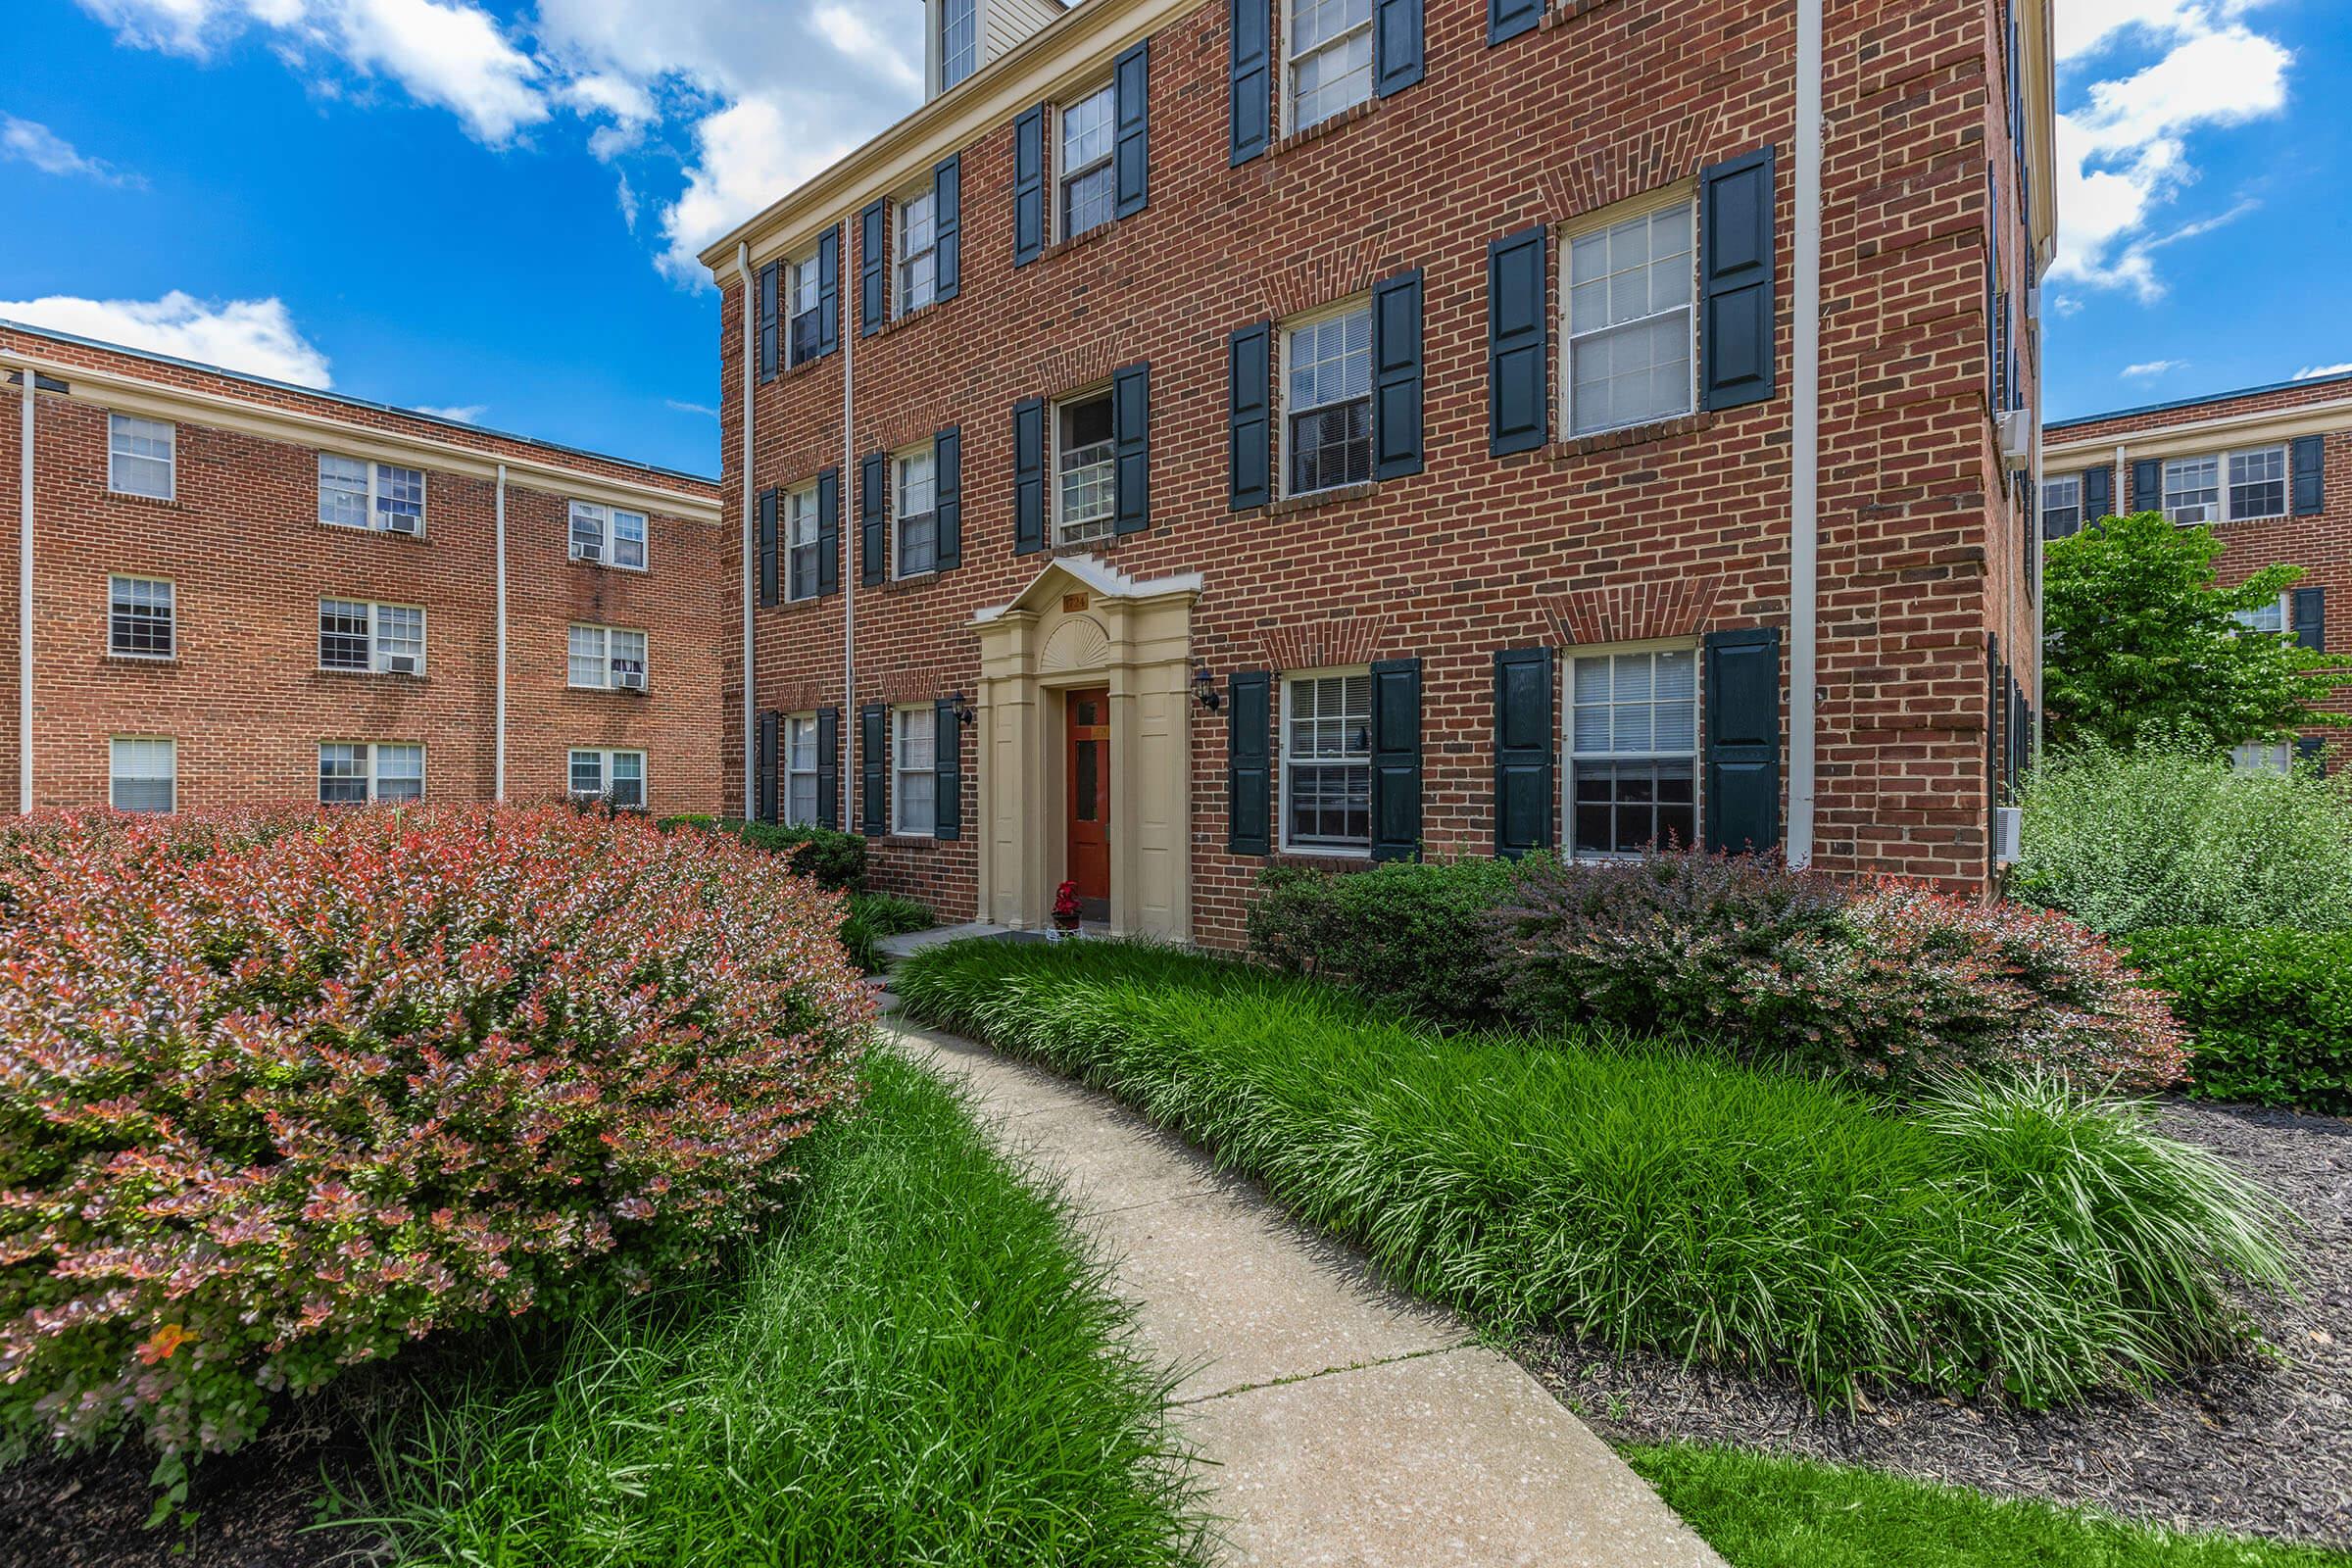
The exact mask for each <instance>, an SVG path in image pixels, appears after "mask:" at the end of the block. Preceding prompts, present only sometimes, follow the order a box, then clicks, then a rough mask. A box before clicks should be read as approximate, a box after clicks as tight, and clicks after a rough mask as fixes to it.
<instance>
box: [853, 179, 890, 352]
mask: <svg viewBox="0 0 2352 1568" xmlns="http://www.w3.org/2000/svg"><path fill="white" fill-rule="evenodd" d="M889 213H890V208H889V205H888V204H887V203H884V202H875V203H873V204H872V205H871V206H869V207H867V208H866V210H865V211H864V212H862V213H859V214H858V336H859V337H872V336H873V335H874V334H875V333H876V332H879V331H881V330H882V278H883V267H884V262H885V257H884V254H883V252H884V247H885V244H886V241H885V240H884V238H883V230H884V228H885V226H886V225H885V220H886V219H887V218H888V216H889Z"/></svg>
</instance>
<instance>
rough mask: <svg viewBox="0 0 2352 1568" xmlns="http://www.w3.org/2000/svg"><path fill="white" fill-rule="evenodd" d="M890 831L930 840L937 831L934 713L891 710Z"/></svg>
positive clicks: (925, 708) (936, 731)
mask: <svg viewBox="0 0 2352 1568" xmlns="http://www.w3.org/2000/svg"><path fill="white" fill-rule="evenodd" d="M890 729H891V735H890V830H891V831H892V832H893V833H897V834H900V835H902V836H904V837H909V838H926V839H927V838H929V837H931V836H932V834H934V833H935V832H937V831H938V829H939V809H938V800H939V773H938V753H939V745H938V741H939V731H938V718H937V716H936V715H935V713H934V711H933V710H932V709H931V708H930V707H929V706H928V705H925V706H923V707H920V708H894V709H892V710H891V711H890Z"/></svg>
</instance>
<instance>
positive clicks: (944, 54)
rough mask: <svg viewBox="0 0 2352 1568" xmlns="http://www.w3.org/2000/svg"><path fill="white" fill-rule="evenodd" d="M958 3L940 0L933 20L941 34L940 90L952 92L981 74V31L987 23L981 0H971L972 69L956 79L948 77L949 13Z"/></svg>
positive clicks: (951, 0) (950, 0)
mask: <svg viewBox="0 0 2352 1568" xmlns="http://www.w3.org/2000/svg"><path fill="white" fill-rule="evenodd" d="M956 3H957V0H939V9H938V13H937V15H936V17H935V19H934V21H933V26H934V27H935V28H936V29H937V32H938V35H939V36H938V43H939V90H940V91H941V92H951V91H953V90H954V89H956V88H957V87H960V86H962V85H963V84H964V83H965V82H967V81H969V80H971V79H972V78H973V77H974V76H976V75H978V74H979V73H980V43H981V31H982V28H983V26H984V25H985V24H984V21H983V19H982V17H981V15H980V10H981V3H980V0H970V4H971V8H972V64H971V69H969V70H968V71H966V72H964V73H963V74H962V75H960V76H957V77H956V79H955V80H954V81H950V80H949V79H948V65H949V60H948V14H949V12H950V11H951V10H953V9H954V8H955V6H956Z"/></svg>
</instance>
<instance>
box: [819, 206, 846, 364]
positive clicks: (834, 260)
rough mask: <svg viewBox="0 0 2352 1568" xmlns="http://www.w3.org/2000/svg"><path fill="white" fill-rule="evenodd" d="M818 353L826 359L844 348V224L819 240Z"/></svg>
mask: <svg viewBox="0 0 2352 1568" xmlns="http://www.w3.org/2000/svg"><path fill="white" fill-rule="evenodd" d="M816 323H817V325H816V352H817V357H818V358H819V359H822V358H823V357H824V356H825V355H828V354H837V353H839V352H840V351H841V225H840V224H839V223H835V224H834V225H833V226H832V227H831V228H828V229H826V230H825V232H824V237H823V238H821V239H819V240H818V241H817V242H816Z"/></svg>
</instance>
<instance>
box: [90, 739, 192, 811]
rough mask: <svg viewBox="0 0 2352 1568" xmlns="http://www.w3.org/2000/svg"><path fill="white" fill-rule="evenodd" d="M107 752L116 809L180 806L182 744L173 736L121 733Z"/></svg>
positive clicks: (109, 791) (110, 794)
mask: <svg viewBox="0 0 2352 1568" xmlns="http://www.w3.org/2000/svg"><path fill="white" fill-rule="evenodd" d="M107 753H108V756H107V802H108V804H109V805H111V806H113V807H114V809H116V810H118V811H172V810H176V809H178V805H179V747H178V745H177V743H176V742H174V741H172V738H171V737H169V736H165V735H117V736H115V737H114V738H113V739H112V740H111V741H109V742H108V743H107Z"/></svg>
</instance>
